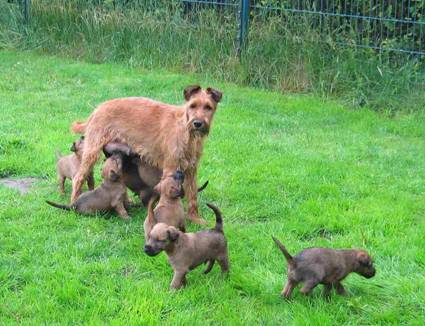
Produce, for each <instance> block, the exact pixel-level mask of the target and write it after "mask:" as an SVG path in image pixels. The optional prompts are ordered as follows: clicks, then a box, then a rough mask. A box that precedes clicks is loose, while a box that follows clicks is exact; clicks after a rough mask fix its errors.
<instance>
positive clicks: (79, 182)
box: [71, 138, 103, 203]
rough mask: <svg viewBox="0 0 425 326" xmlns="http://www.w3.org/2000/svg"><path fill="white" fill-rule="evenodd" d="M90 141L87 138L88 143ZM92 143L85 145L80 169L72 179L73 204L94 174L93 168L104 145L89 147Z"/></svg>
mask: <svg viewBox="0 0 425 326" xmlns="http://www.w3.org/2000/svg"><path fill="white" fill-rule="evenodd" d="M87 140H88V139H87V138H86V141H87ZM89 145H90V143H88V142H86V144H85V145H84V146H85V148H84V152H83V157H82V159H81V165H80V169H79V170H78V172H77V174H76V175H75V177H74V179H72V195H71V203H73V202H75V201H76V200H77V198H78V196H79V194H80V192H81V188H82V186H83V183H84V180H86V179H87V177H88V176H89V175H90V173H92V171H93V166H94V165H95V163H96V161H97V159H98V158H99V153H100V150H101V149H102V147H103V144H99V145H97V146H89Z"/></svg>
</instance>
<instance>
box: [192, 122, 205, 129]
mask: <svg viewBox="0 0 425 326" xmlns="http://www.w3.org/2000/svg"><path fill="white" fill-rule="evenodd" d="M192 124H193V127H194V128H195V129H200V128H202V127H203V126H204V121H202V120H193V123H192Z"/></svg>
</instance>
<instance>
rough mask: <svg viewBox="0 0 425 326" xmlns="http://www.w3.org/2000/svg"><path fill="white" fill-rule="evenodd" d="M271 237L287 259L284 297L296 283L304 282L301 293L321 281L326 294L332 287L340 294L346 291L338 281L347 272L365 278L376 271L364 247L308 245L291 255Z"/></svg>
mask: <svg viewBox="0 0 425 326" xmlns="http://www.w3.org/2000/svg"><path fill="white" fill-rule="evenodd" d="M272 238H273V240H274V242H275V243H276V244H277V246H278V247H279V249H280V251H282V253H283V255H284V256H285V259H286V261H287V262H288V281H287V283H286V285H285V288H284V289H283V290H282V293H281V295H283V296H284V297H286V298H289V297H290V296H291V293H292V290H293V289H294V288H295V287H296V286H297V285H298V283H303V284H304V285H303V287H302V289H301V293H303V294H309V293H310V291H311V290H313V289H314V288H315V287H316V286H317V285H318V284H319V283H320V284H324V286H325V287H324V295H325V296H329V294H330V291H331V290H332V287H334V288H335V290H336V292H337V293H338V294H339V295H345V294H346V292H345V289H344V287H343V286H342V284H341V281H342V280H343V279H344V278H345V277H346V276H347V275H348V274H350V273H352V272H354V273H357V274H360V275H361V276H364V277H366V278H371V277H373V276H374V275H375V268H374V266H373V261H372V258H371V257H370V256H369V254H368V253H367V252H366V251H365V250H357V249H339V250H336V249H327V248H309V249H305V250H303V251H301V252H300V253H299V254H297V255H296V256H294V257H292V256H291V255H290V254H289V252H288V251H287V250H286V248H285V247H284V246H283V244H282V243H281V242H280V241H279V240H278V239H276V238H275V237H272Z"/></svg>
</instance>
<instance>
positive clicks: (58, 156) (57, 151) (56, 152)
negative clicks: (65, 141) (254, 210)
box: [55, 149, 62, 160]
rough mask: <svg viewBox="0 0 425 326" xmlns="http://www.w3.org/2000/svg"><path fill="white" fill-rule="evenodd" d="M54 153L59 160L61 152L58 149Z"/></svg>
mask: <svg viewBox="0 0 425 326" xmlns="http://www.w3.org/2000/svg"><path fill="white" fill-rule="evenodd" d="M55 155H56V159H57V160H59V159H60V158H61V157H62V154H61V152H60V151H59V150H58V149H57V150H56V151H55Z"/></svg>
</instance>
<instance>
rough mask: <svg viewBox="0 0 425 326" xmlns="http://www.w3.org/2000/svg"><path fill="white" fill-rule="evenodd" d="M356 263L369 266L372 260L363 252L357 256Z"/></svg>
mask: <svg viewBox="0 0 425 326" xmlns="http://www.w3.org/2000/svg"><path fill="white" fill-rule="evenodd" d="M357 261H358V262H359V263H360V265H363V266H370V265H371V264H372V260H371V259H370V256H369V255H368V254H367V253H365V252H363V251H361V252H359V253H358V254H357Z"/></svg>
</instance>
